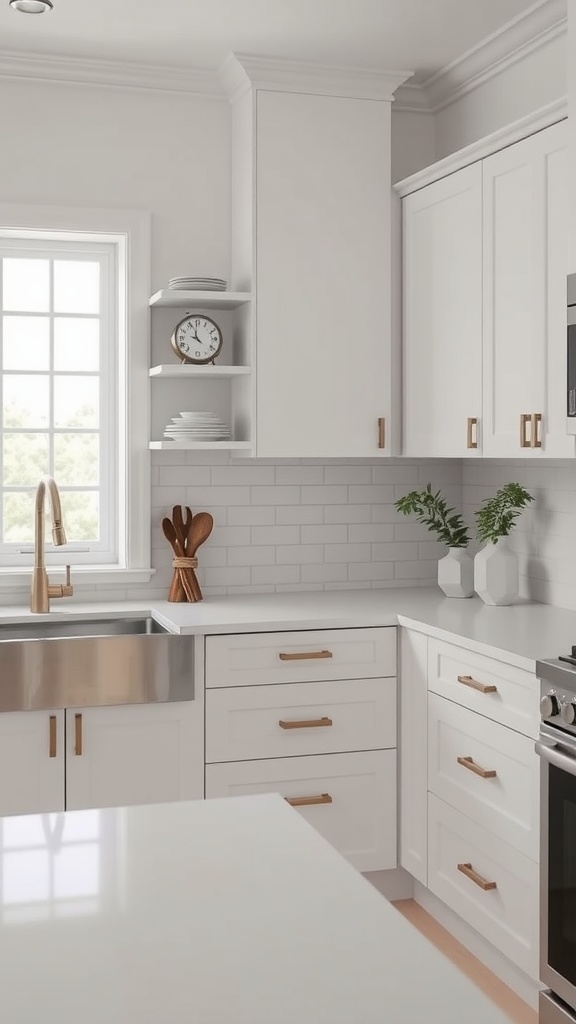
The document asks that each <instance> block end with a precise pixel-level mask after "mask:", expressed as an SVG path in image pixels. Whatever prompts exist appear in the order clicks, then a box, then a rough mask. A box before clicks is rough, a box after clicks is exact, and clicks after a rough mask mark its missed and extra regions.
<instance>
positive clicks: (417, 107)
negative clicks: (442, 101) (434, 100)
mask: <svg viewBox="0 0 576 1024" xmlns="http://www.w3.org/2000/svg"><path fill="white" fill-rule="evenodd" d="M397 111H401V112H402V113H408V114H430V115H433V114H434V111H433V110H432V108H431V106H430V101H429V99H428V95H427V93H426V92H425V91H424V89H423V88H422V86H421V85H415V84H413V83H412V82H406V83H405V84H404V85H399V86H398V88H397V89H396V92H395V93H394V105H393V107H392V113H393V114H395V113H396V112H397Z"/></svg>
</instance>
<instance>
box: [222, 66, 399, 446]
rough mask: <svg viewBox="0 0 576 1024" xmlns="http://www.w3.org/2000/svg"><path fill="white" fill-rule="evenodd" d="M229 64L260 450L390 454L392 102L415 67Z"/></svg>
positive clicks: (236, 234) (253, 413) (235, 202)
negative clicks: (346, 74)
mask: <svg viewBox="0 0 576 1024" xmlns="http://www.w3.org/2000/svg"><path fill="white" fill-rule="evenodd" d="M227 74H228V84H229V87H230V92H231V98H232V147H233V148H232V167H233V188H232V206H233V219H232V222H233V232H232V249H233V287H235V288H238V289H242V290H248V291H251V292H252V294H253V296H254V302H253V316H252V319H251V322H250V323H249V322H248V319H247V320H246V322H245V324H244V330H245V332H246V338H245V344H246V346H248V347H250V346H252V347H253V352H247V353H246V358H245V360H243V361H245V362H246V363H247V364H249V365H251V366H252V367H253V373H252V382H251V389H250V391H249V390H248V388H246V391H245V393H244V397H245V401H246V403H249V407H246V408H245V410H244V415H245V416H250V418H251V419H252V444H253V453H254V454H255V455H257V456H262V457H273V458H278V457H279V458H282V457H328V458H329V457H354V456H360V457H366V456H370V457H372V456H376V455H390V454H392V451H393V444H394V437H393V432H394V422H393V418H394V414H395V409H394V406H393V401H398V397H397V396H398V389H397V387H395V386H394V378H393V372H394V365H393V352H392V339H391V283H390V278H391V264H390V258H391V244H390V233H391V225H390V216H391V202H390V101H391V99H392V95H393V91H394V89H395V88H396V87H397V86H398V85H399V84H400V82H401V81H402V80H403V79H404V78H405V77H406V75H403V74H402V73H394V74H385V73H383V74H374V75H366V76H350V78H349V79H347V80H346V79H342V77H339V78H338V79H337V78H335V76H334V73H333V72H327V71H322V70H321V69H318V68H316V69H310V68H309V67H307V66H306V65H302V66H301V65H294V64H286V63H284V62H282V64H281V66H279V65H278V63H277V62H266V61H258V60H256V59H255V58H249V59H244V58H242V59H237V58H233V59H232V60H231V62H230V63H229V65H228V68H227ZM396 412H399V409H398V410H396ZM238 415H242V410H239V411H238Z"/></svg>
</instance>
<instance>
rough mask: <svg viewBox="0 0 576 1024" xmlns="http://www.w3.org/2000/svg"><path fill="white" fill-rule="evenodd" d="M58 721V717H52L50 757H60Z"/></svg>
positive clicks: (49, 742)
mask: <svg viewBox="0 0 576 1024" xmlns="http://www.w3.org/2000/svg"><path fill="white" fill-rule="evenodd" d="M57 729H58V720H57V718H56V715H50V725H49V741H48V747H49V749H48V753H49V755H50V757H57V756H58V732H57Z"/></svg>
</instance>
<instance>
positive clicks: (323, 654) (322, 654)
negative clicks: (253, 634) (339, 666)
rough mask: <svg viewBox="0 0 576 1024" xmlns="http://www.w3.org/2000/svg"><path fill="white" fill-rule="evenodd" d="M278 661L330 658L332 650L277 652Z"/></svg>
mask: <svg viewBox="0 0 576 1024" xmlns="http://www.w3.org/2000/svg"><path fill="white" fill-rule="evenodd" d="M278 657H279V658H280V661H312V660H317V659H318V658H332V657H333V655H332V651H310V652H309V653H308V654H306V653H302V654H284V653H282V654H279V655H278Z"/></svg>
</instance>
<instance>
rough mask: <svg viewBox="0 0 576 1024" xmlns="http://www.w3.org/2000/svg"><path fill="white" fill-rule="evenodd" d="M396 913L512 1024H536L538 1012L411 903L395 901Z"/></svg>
mask: <svg viewBox="0 0 576 1024" xmlns="http://www.w3.org/2000/svg"><path fill="white" fill-rule="evenodd" d="M393 906H394V907H396V909H397V910H399V911H400V913H401V914H403V915H404V917H406V918H407V919H408V920H409V921H411V922H412V924H413V925H414V926H415V927H416V928H417V929H418V931H420V932H422V934H423V935H425V936H426V938H427V939H429V940H430V942H432V943H433V945H435V946H436V947H437V948H438V949H440V950H441V951H442V952H443V953H444V955H445V956H447V957H448V959H449V960H451V961H452V963H453V964H455V965H456V966H457V967H459V968H460V970H461V971H462V972H463V973H464V974H465V975H466V976H467V977H468V978H470V980H471V981H473V982H474V984H475V985H477V986H478V988H479V989H482V991H483V992H485V993H486V995H487V996H488V997H489V998H490V999H491V1000H492V1002H493V1003H496V1005H497V1006H499V1007H500V1009H501V1010H502V1012H503V1013H505V1014H506V1015H507V1016H508V1017H509V1018H510V1021H513V1022H514V1024H538V1013H537V1011H536V1010H533V1009H532V1008H531V1007H530V1006H528V1005H527V1004H526V1003H525V1002H524V1000H523V999H520V997H519V996H517V995H516V993H515V992H513V991H512V989H510V988H508V986H507V985H505V984H504V982H503V981H500V979H499V978H497V977H496V975H495V974H493V973H492V971H489V970H488V968H487V967H485V966H484V964H483V963H481V961H480V960H478V959H477V958H476V957H475V956H473V954H472V953H470V952H469V951H468V950H467V949H466V948H465V946H463V945H462V944H461V943H460V942H458V940H457V939H455V938H454V936H453V935H451V934H450V932H448V931H446V929H445V928H443V927H442V925H441V924H438V921H435V920H434V918H433V917H431V916H430V914H428V913H427V912H426V911H425V910H424V909H423V908H422V907H421V906H419V904H418V903H415V901H414V900H397V901H396V902H395V903H394V904H393Z"/></svg>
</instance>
